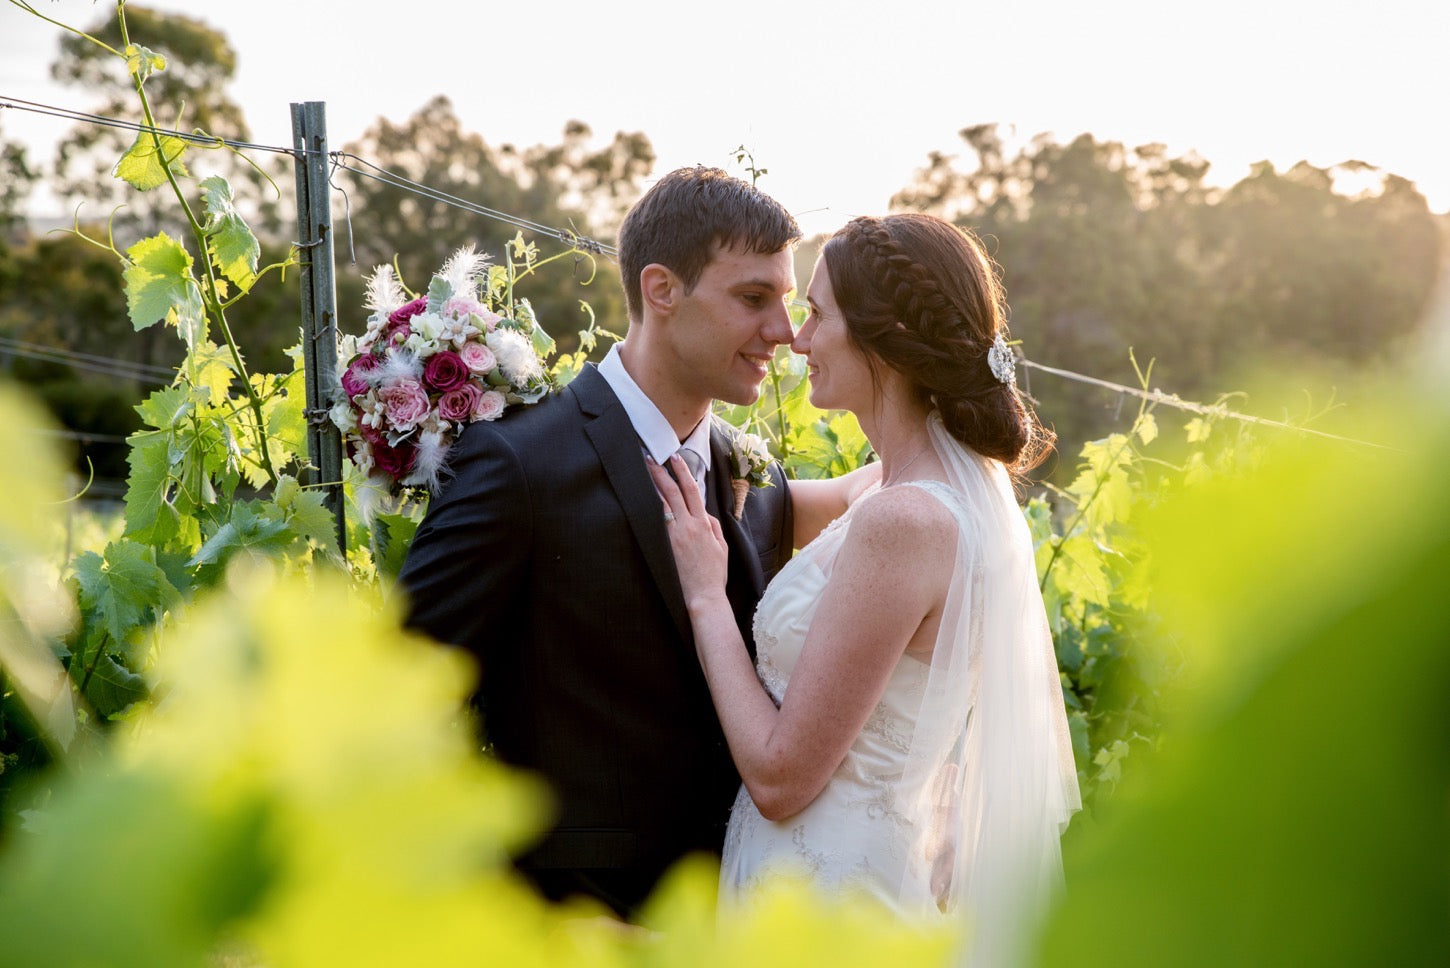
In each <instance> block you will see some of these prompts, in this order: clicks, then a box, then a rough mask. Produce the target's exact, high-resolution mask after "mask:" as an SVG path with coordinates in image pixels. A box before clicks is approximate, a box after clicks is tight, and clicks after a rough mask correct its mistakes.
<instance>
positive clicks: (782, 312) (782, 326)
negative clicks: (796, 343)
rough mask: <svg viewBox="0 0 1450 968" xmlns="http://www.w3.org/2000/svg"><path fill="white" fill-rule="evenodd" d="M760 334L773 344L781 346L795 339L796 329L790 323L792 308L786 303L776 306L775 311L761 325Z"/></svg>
mask: <svg viewBox="0 0 1450 968" xmlns="http://www.w3.org/2000/svg"><path fill="white" fill-rule="evenodd" d="M760 336H761V338H762V339H764V340H765V341H766V342H768V343H770V344H771V345H772V346H780V345H781V344H783V343H789V342H790V341H791V340H793V339H795V330H794V329H792V328H791V325H790V310H789V309H787V308H786V306H785V304H784V303H781V304H780V305H778V306H776V307H775V312H773V313H771V314H770V318H769V319H767V320H766V322H765V325H764V326H762V327H760Z"/></svg>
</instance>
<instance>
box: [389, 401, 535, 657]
mask: <svg viewBox="0 0 1450 968" xmlns="http://www.w3.org/2000/svg"><path fill="white" fill-rule="evenodd" d="M449 463H450V467H451V470H452V472H453V476H452V477H451V478H450V479H449V480H448V482H447V483H445V484H444V486H443V488H442V490H441V492H440V493H439V494H438V495H437V496H436V497H435V498H434V499H433V502H432V503H431V504H430V506H429V508H428V513H427V515H425V516H424V518H423V523H422V524H421V525H420V526H419V527H418V533H417V534H416V535H415V536H414V538H413V544H412V547H411V548H410V549H409V550H408V556H407V559H406V560H405V561H404V563H403V570H402V573H401V574H400V575H399V577H398V586H399V589H400V591H401V592H402V593H403V594H404V595H405V596H406V599H407V600H406V603H405V608H406V616H407V617H406V619H405V624H406V625H407V626H408V627H409V628H412V629H415V630H417V631H420V632H423V633H425V634H427V635H429V636H431V637H432V638H434V639H436V640H438V641H439V642H444V643H448V644H451V645H458V646H462V647H464V648H466V649H468V650H469V651H471V652H473V653H474V654H475V655H476V656H477V657H478V658H479V660H480V661H484V662H485V663H486V660H487V656H486V655H485V654H484V649H483V646H484V643H485V642H486V641H500V640H502V641H508V639H509V636H508V629H509V627H510V626H512V625H513V624H514V623H513V620H512V619H513V618H516V616H515V615H514V610H516V609H517V608H518V602H519V600H520V595H519V593H520V591H521V588H522V586H523V584H524V583H525V582H526V581H527V577H526V576H527V561H528V556H529V553H530V552H529V548H530V545H531V541H530V530H529V529H530V522H531V521H532V517H533V516H532V514H531V513H530V507H529V504H530V496H529V488H528V485H527V479H526V477H525V475H524V473H523V468H522V466H521V464H520V462H519V459H518V455H517V454H516V453H515V452H514V451H513V449H512V448H511V447H510V446H509V443H508V441H507V439H506V438H505V437H504V436H503V435H502V434H500V433H499V432H498V431H497V429H496V428H494V427H493V426H491V425H490V424H487V423H475V424H471V425H470V426H469V427H468V429H467V430H466V431H465V432H464V433H463V435H462V436H461V437H460V438H459V439H458V441H457V442H455V444H454V446H453V453H452V454H450V461H449ZM511 605H512V606H513V607H512V609H511V607H510V606H511Z"/></svg>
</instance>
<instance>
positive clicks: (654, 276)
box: [639, 262, 684, 316]
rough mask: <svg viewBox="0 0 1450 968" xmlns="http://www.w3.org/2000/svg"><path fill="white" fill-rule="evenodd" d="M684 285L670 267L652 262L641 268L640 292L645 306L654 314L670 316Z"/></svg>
mask: <svg viewBox="0 0 1450 968" xmlns="http://www.w3.org/2000/svg"><path fill="white" fill-rule="evenodd" d="M683 292H684V287H683V286H682V285H680V277H679V276H677V275H675V274H674V272H672V271H671V270H670V269H668V268H666V267H665V266H662V265H660V264H659V263H658V262H651V263H650V264H649V265H647V266H645V267H644V268H643V269H641V270H640V273H639V294H640V299H641V301H642V302H643V303H644V308H645V310H647V311H648V312H649V313H650V314H651V315H654V316H668V315H670V314H671V313H672V312H674V310H675V307H676V306H677V305H678V304H679V299H680V296H681V294H683Z"/></svg>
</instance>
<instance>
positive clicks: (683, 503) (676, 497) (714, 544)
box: [649, 457, 730, 611]
mask: <svg viewBox="0 0 1450 968" xmlns="http://www.w3.org/2000/svg"><path fill="white" fill-rule="evenodd" d="M670 470H671V471H672V472H673V474H674V476H673V477H672V476H671V475H670V472H667V471H666V470H665V469H664V468H663V467H661V466H660V465H658V464H655V463H653V462H651V463H650V465H649V472H650V476H652V477H653V478H654V482H655V490H657V491H659V493H660V497H661V498H663V499H664V508H663V511H664V514H665V533H666V534H668V535H669V536H670V548H671V550H672V551H674V554H675V568H676V570H678V571H679V574H680V588H681V589H682V590H683V591H684V593H685V605H686V606H687V607H688V608H690V609H691V611H693V610H695V608H696V606H697V605H703V604H704V603H705V602H707V601H709V600H710V599H712V598H714V597H724V593H725V578H726V574H727V569H728V559H729V554H730V552H729V548H728V546H727V545H726V544H725V536H724V535H723V534H722V533H721V531H720V522H719V521H716V520H715V519H714V518H712V517H711V516H710V515H709V513H707V512H706V511H705V502H704V499H703V498H701V497H700V490H699V488H697V487H695V486H694V480H693V478H692V477H691V476H690V471H689V468H688V467H687V466H686V465H685V462H684V461H683V460H682V459H680V458H679V457H671V458H670ZM676 479H678V480H682V481H690V486H688V487H684V488H681V487H680V485H679V484H677V483H676Z"/></svg>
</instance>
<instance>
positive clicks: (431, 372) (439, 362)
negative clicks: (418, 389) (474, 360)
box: [423, 350, 468, 393]
mask: <svg viewBox="0 0 1450 968" xmlns="http://www.w3.org/2000/svg"><path fill="white" fill-rule="evenodd" d="M467 380H468V365H467V364H465V363H464V362H463V360H462V359H461V358H460V357H459V355H458V354H457V353H455V352H453V351H452V350H443V351H442V352H440V353H434V354H433V355H432V356H430V357H428V363H427V364H426V365H425V366H424V367H423V382H424V383H425V384H426V385H427V386H429V387H432V388H433V389H434V390H437V391H438V392H440V393H447V392H448V391H449V390H457V389H458V388H459V387H461V386H463V384H464V383H465V382H467Z"/></svg>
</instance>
